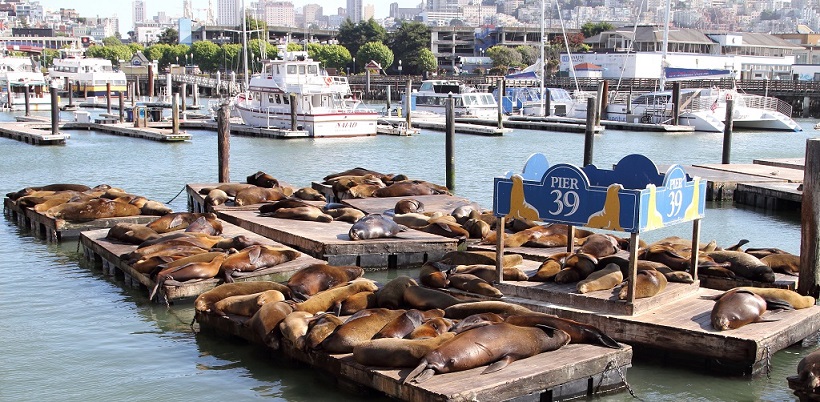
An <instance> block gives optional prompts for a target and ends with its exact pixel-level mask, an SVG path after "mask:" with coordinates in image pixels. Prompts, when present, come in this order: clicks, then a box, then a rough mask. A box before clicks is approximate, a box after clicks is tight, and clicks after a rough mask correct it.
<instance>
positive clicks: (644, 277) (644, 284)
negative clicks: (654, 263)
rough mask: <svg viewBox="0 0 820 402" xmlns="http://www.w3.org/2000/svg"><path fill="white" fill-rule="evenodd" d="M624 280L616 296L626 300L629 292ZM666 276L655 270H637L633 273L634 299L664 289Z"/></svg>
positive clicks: (651, 294) (649, 295) (650, 295)
mask: <svg viewBox="0 0 820 402" xmlns="http://www.w3.org/2000/svg"><path fill="white" fill-rule="evenodd" d="M627 282H628V281H627ZM627 282H625V283H624V286H622V287H621V290H620V292H618V298H619V299H621V300H626V297H627V293H628V292H629V285H628V283H627ZM667 282H668V281H667V280H666V277H665V276H664V275H663V274H662V273H660V272H658V271H655V270H651V269H650V270H645V271H638V273H637V274H635V299H643V298H645V297H652V296H655V295H656V294H658V293H660V292H662V291H663V290H664V289H666V283H667Z"/></svg>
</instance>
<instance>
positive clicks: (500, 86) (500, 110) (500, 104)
mask: <svg viewBox="0 0 820 402" xmlns="http://www.w3.org/2000/svg"><path fill="white" fill-rule="evenodd" d="M495 83H496V84H495V86H496V88H498V93H499V94H501V95H503V94H504V79H503V78H499V79H497V80H496V81H495ZM502 99H504V97H503V96H500V95H499V97H498V128H504V123H503V121H502V118H503V117H504V106H503V105H504V102H503V101H502Z"/></svg>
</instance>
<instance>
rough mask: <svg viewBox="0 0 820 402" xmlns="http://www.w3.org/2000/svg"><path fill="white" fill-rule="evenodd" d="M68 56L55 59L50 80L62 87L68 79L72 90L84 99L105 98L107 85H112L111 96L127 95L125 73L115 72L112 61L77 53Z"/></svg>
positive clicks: (49, 71) (49, 74)
mask: <svg viewBox="0 0 820 402" xmlns="http://www.w3.org/2000/svg"><path fill="white" fill-rule="evenodd" d="M66 54H67V55H68V56H67V57H65V58H62V59H54V61H53V63H54V65H53V66H51V68H49V70H48V77H49V79H57V80H59V81H58V82H59V84H60V85H61V86H64V85H65V79H66V78H68V81H69V85H70V86H71V90H72V91H74V92H75V93H78V94H83V96H84V97H86V98H89V97H94V96H105V95H106V90H107V86H108V85H107V84H111V95H112V96H118V95H119V94H120V92H122V93H123V95H125V93H126V91H127V85H128V83H127V82H126V78H125V73H124V72H122V71H115V70H114V67H113V66H112V64H111V60H106V59H97V58H87V57H82V56H81V55H80V54H79V53H77V52H67V53H66Z"/></svg>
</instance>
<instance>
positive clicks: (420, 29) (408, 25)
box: [389, 21, 435, 74]
mask: <svg viewBox="0 0 820 402" xmlns="http://www.w3.org/2000/svg"><path fill="white" fill-rule="evenodd" d="M389 45H390V50H392V51H393V54H394V55H395V59H398V60H402V68H403V73H405V74H421V73H423V72H425V71H431V70H430V69H425V67H426V66H422V61H421V60H420V56H421V51H422V50H425V49H426V50H429V49H430V28H428V27H427V25H425V24H423V23H421V22H407V21H402V23H401V26H399V28H398V29H397V30H396V32H394V33H393V34H392V35H390V42H389ZM432 71H435V69H434V70H432Z"/></svg>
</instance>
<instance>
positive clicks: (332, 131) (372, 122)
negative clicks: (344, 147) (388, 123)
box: [235, 103, 379, 138]
mask: <svg viewBox="0 0 820 402" xmlns="http://www.w3.org/2000/svg"><path fill="white" fill-rule="evenodd" d="M235 108H236V111H237V112H239V116H240V117H242V121H244V122H245V124H246V125H248V126H251V127H266V128H279V129H283V130H290V129H291V128H292V122H291V116H290V115H289V114H284V113H275V114H274V113H264V112H261V111H258V110H254V109H251V108H247V107H245V106H243V105H242V104H241V103H237V104H236V105H235ZM378 117H379V115H378V113H375V112H373V113H365V112H357V113H325V114H303V113H300V114H297V115H296V126H297V129H300V130H305V131H307V132H308V135H310V136H311V137H317V138H321V137H362V136H371V135H376V120H377V119H378Z"/></svg>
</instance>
